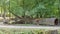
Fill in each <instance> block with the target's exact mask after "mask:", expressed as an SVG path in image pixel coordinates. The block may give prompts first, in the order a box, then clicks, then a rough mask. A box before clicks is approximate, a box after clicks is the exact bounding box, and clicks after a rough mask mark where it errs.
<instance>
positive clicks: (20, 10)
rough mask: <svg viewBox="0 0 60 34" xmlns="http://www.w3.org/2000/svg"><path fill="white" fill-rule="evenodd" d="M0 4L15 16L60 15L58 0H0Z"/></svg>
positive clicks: (49, 16)
mask: <svg viewBox="0 0 60 34" xmlns="http://www.w3.org/2000/svg"><path fill="white" fill-rule="evenodd" d="M0 6H2V8H5V10H6V11H7V10H10V11H9V12H11V13H13V14H15V15H17V16H26V15H27V16H31V17H34V18H35V17H36V18H51V17H55V18H58V17H60V16H59V12H60V10H59V9H60V8H59V7H58V6H59V0H9V1H8V0H0ZM58 8H59V9H58Z"/></svg>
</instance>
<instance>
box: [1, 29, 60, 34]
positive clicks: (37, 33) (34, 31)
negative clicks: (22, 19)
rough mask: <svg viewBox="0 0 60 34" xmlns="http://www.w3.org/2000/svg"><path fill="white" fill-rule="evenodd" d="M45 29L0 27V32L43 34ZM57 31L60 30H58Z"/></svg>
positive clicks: (9, 33) (5, 33) (3, 33)
mask: <svg viewBox="0 0 60 34" xmlns="http://www.w3.org/2000/svg"><path fill="white" fill-rule="evenodd" d="M46 31H49V30H47V29H38V28H37V29H36V28H29V29H28V28H0V34H45V32H46ZM59 32H60V30H58V33H59ZM59 34H60V33H59Z"/></svg>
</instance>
